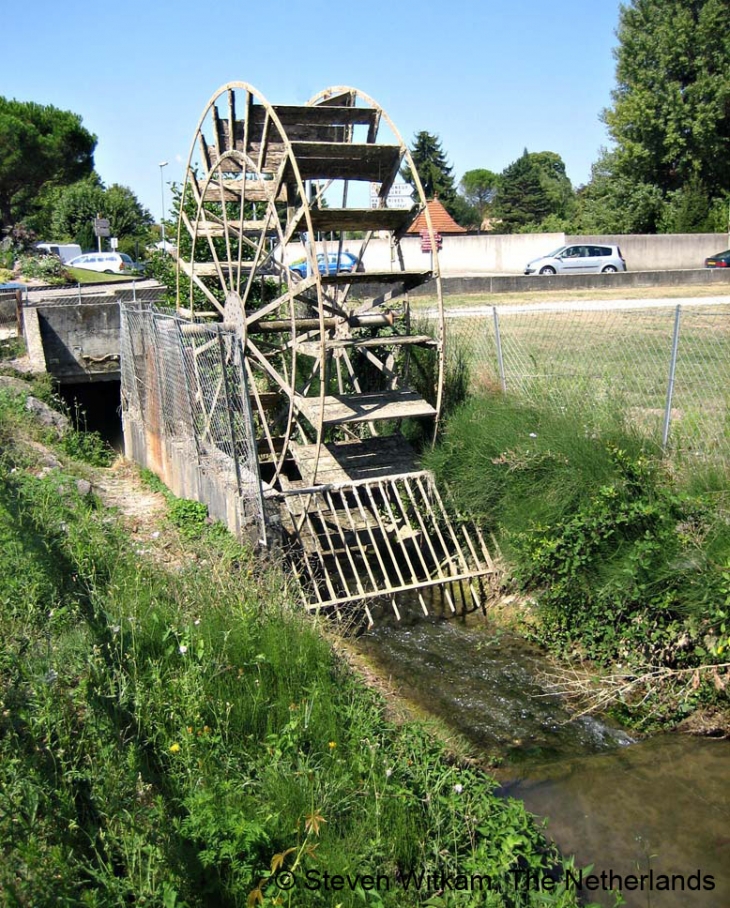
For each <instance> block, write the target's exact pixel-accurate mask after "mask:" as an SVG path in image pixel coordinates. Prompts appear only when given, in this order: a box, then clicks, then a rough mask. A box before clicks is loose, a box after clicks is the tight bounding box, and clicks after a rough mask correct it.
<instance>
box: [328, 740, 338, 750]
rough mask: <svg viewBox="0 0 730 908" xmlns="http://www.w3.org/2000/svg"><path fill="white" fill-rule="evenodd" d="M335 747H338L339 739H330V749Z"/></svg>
mask: <svg viewBox="0 0 730 908" xmlns="http://www.w3.org/2000/svg"><path fill="white" fill-rule="evenodd" d="M335 747H337V741H330V743H329V749H330V750H334V749H335Z"/></svg>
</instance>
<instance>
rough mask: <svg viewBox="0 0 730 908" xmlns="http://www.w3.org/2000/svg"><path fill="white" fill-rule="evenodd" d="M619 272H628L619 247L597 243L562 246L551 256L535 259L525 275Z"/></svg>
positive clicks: (528, 266)
mask: <svg viewBox="0 0 730 908" xmlns="http://www.w3.org/2000/svg"><path fill="white" fill-rule="evenodd" d="M617 271H626V262H625V261H624V257H623V256H622V255H621V250H620V249H619V247H618V246H599V245H598V244H597V243H575V244H573V245H571V246H561V247H560V248H559V249H556V250H555V252H551V253H550V255H544V256H543V257H542V258H539V259H533V261H531V262H528V264H527V266H526V267H525V274H587V273H590V272H593V273H594V274H595V273H596V272H598V273H601V274H615V273H616V272H617Z"/></svg>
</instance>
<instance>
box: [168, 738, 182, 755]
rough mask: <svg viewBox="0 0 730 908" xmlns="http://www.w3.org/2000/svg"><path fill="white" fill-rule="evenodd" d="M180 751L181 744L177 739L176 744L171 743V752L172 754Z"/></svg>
mask: <svg viewBox="0 0 730 908" xmlns="http://www.w3.org/2000/svg"><path fill="white" fill-rule="evenodd" d="M179 752H180V745H179V744H178V743H177V741H175V743H174V744H171V745H170V753H171V754H176V753H179Z"/></svg>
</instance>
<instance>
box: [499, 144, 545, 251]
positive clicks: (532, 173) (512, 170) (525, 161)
mask: <svg viewBox="0 0 730 908" xmlns="http://www.w3.org/2000/svg"><path fill="white" fill-rule="evenodd" d="M550 210H551V209H550V196H549V195H548V192H547V190H546V189H545V188H544V186H543V185H542V180H541V171H540V168H539V167H538V165H537V164H536V163H535V162H534V161H533V160H532V158H531V156H530V154H529V153H528V151H527V149H525V151H524V153H523V154H522V155H521V156H520V157H519V158H517V160H516V161H513V162H512V164H510V165H509V166H508V167H506V168H505V169H504V170H503V171H502V174H501V175H500V179H499V191H498V192H497V195H496V198H495V200H494V205H493V211H494V214H495V215H496V217H497V218H499V220H500V221H501V230H502V232H504V233H517V232H519V231H520V230H521V229H523V228H525V227H528V226H529V225H531V224H533V225H537V224H539V223H540V221H542V220H543V218H545V217H547V215H548V214H550Z"/></svg>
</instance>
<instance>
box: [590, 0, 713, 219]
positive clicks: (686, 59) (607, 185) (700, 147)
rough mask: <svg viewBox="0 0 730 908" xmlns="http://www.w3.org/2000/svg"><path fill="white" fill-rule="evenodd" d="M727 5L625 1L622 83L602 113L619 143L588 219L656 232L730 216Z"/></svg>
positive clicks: (601, 171) (697, 0)
mask: <svg viewBox="0 0 730 908" xmlns="http://www.w3.org/2000/svg"><path fill="white" fill-rule="evenodd" d="M727 11H728V4H727V0H631V2H629V3H627V4H625V5H623V6H622V7H621V12H620V19H619V27H618V30H617V37H618V40H619V45H618V47H617V49H616V51H615V57H616V82H617V85H616V88H615V90H614V91H613V93H612V101H613V103H612V106H611V107H610V108H609V109H607V110H605V111H604V112H603V115H602V116H603V119H604V122H605V123H606V125H607V127H608V131H609V134H610V136H611V138H612V139H613V140H614V142H615V148H614V149H613V150H612V151H611V152H610V153H607V154H604V155H603V156H602V159H601V160H600V161H599V162H598V172H594V177H593V179H592V180H591V184H589V186H588V187H586V190H585V192H584V193H582V194H581V195H582V197H581V201H580V214H579V222H580V224H581V225H583V224H585V223H586V222H591V221H592V222H593V224H594V226H595V228H597V229H599V230H606V231H608V230H610V229H611V227H615V226H616V224H617V223H620V224H621V226H622V228H623V230H624V231H626V232H653V231H655V230H657V229H659V230H682V231H685V230H687V231H689V230H705V229H710V228H712V227H713V226H715V229H716V227H717V223H716V222H717V220H718V217H720V220H721V223H722V218H721V216H720V215H719V212H720V211H721V210H722V209H723V208H724V202H723V201H722V200H723V199H724V197H725V196H726V194H727V193H729V192H730V31H729V30H728V28H727ZM594 184H595V185H594Z"/></svg>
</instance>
